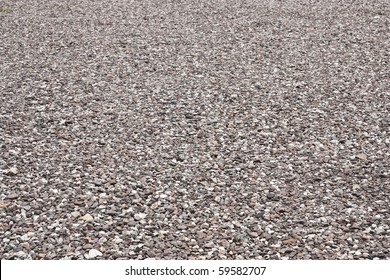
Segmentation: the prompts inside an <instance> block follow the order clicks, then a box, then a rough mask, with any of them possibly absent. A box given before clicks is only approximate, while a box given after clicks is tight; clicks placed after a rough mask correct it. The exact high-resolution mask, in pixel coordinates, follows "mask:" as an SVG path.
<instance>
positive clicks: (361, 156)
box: [356, 153, 367, 160]
mask: <svg viewBox="0 0 390 280" xmlns="http://www.w3.org/2000/svg"><path fill="white" fill-rule="evenodd" d="M356 157H357V158H358V159H361V160H367V155H366V154H363V153H361V154H357V155H356Z"/></svg>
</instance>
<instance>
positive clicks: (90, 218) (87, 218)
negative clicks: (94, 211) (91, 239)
mask: <svg viewBox="0 0 390 280" xmlns="http://www.w3.org/2000/svg"><path fill="white" fill-rule="evenodd" d="M80 220H84V221H87V222H88V221H92V220H93V217H92V216H91V215H90V214H85V215H84V216H82V217H80Z"/></svg>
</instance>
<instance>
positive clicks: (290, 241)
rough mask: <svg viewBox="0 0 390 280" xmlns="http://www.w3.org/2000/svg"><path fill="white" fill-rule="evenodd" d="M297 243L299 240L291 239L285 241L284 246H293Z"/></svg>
mask: <svg viewBox="0 0 390 280" xmlns="http://www.w3.org/2000/svg"><path fill="white" fill-rule="evenodd" d="M296 242H297V240H296V239H295V238H289V239H286V240H283V244H284V245H293V244H295V243H296Z"/></svg>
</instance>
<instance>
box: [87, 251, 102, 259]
mask: <svg viewBox="0 0 390 280" xmlns="http://www.w3.org/2000/svg"><path fill="white" fill-rule="evenodd" d="M102 255H103V254H102V252H100V251H98V250H96V249H91V250H89V253H88V258H90V259H93V258H96V257H100V256H102Z"/></svg>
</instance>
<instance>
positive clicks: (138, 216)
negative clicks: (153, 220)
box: [134, 213, 147, 221]
mask: <svg viewBox="0 0 390 280" xmlns="http://www.w3.org/2000/svg"><path fill="white" fill-rule="evenodd" d="M146 216H147V215H146V214H144V213H137V214H134V219H135V220H136V221H139V220H143V219H145V218H146Z"/></svg>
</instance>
